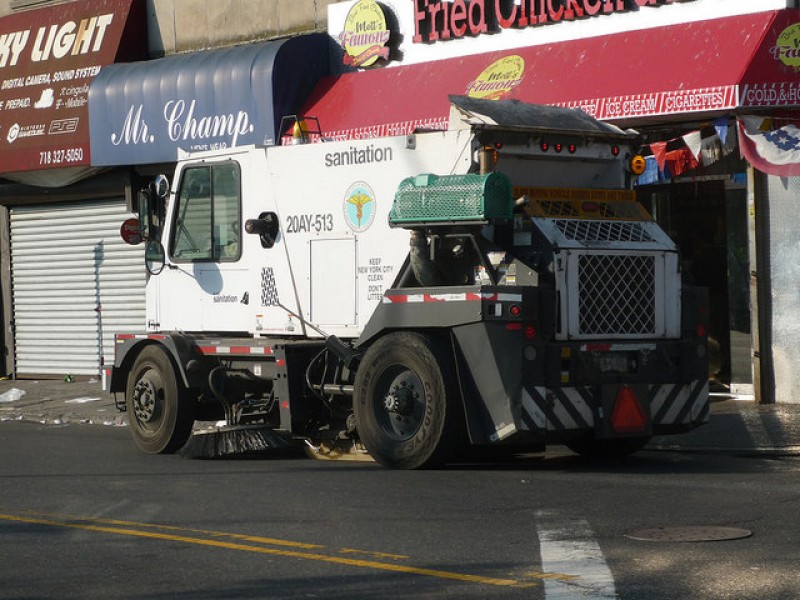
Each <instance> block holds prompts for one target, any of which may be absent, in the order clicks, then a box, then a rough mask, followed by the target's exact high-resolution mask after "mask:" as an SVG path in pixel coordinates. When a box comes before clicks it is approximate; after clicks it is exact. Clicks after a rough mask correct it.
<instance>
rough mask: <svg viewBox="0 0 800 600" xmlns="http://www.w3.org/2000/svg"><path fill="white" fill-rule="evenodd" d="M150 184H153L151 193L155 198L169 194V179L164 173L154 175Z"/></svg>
mask: <svg viewBox="0 0 800 600" xmlns="http://www.w3.org/2000/svg"><path fill="white" fill-rule="evenodd" d="M151 185H152V186H153V193H154V194H155V196H156V198H161V199H162V200H164V199H165V198H166V197H167V196H169V179H167V176H166V175H156V178H155V179H154V180H153V183H152V184H151Z"/></svg>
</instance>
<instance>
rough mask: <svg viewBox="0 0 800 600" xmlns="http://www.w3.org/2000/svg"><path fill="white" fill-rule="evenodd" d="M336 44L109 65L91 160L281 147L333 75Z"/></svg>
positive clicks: (98, 83) (131, 160) (150, 159)
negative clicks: (284, 133)
mask: <svg viewBox="0 0 800 600" xmlns="http://www.w3.org/2000/svg"><path fill="white" fill-rule="evenodd" d="M329 43H330V41H329V38H328V36H327V35H325V34H312V35H306V36H298V37H294V38H289V39H286V40H278V41H272V42H264V43H259V44H248V45H243V46H235V47H231V48H223V49H219V50H208V51H202V52H192V53H187V54H179V55H175V56H169V57H166V58H160V59H156V60H150V61H143V62H137V63H126V64H115V65H109V66H108V67H103V68H102V69H101V71H100V73H99V74H98V75H97V76H96V77H95V78H94V81H92V84H91V87H90V88H89V128H90V142H91V154H92V159H91V164H92V165H93V166H111V165H142V164H152V163H160V162H174V161H175V160H176V159H177V155H178V150H179V149H180V150H184V151H198V150H211V149H215V148H226V147H227V148H231V147H235V146H245V145H249V144H258V145H261V144H264V145H269V144H274V143H275V139H276V133H275V132H276V131H277V130H278V128H279V126H280V120H281V118H282V117H284V116H286V115H291V114H295V113H296V112H297V111H298V110H299V108H300V106H301V105H302V103H303V102H304V101H305V100H306V99H307V97H308V95H309V94H310V92H311V90H312V89H313V87H314V85H315V84H316V83H317V80H318V79H319V78H320V77H323V76H324V75H327V74H328V73H329V66H328V65H329V61H328V47H329Z"/></svg>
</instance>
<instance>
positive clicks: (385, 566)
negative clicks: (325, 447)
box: [0, 514, 538, 588]
mask: <svg viewBox="0 0 800 600" xmlns="http://www.w3.org/2000/svg"><path fill="white" fill-rule="evenodd" d="M0 520H5V521H16V522H21V523H31V524H34V525H49V526H52V527H67V528H70V529H81V530H84V531H97V532H101V533H110V534H114V535H127V536H132V537H141V538H147V539H156V540H164V541H171V542H182V543H186V544H196V545H200V546H211V547H214V548H225V549H227V550H239V551H243V552H254V553H258V554H270V555H273V556H285V557H290V558H300V559H304V560H313V561H318V562H327V563H333V564H338V565H346V566H350V567H360V568H363V569H376V570H381V571H392V572H395V573H405V574H408V575H424V576H427V577H436V578H438V579H449V580H454V581H463V582H469V583H479V584H483V585H494V586H503V587H517V588H520V587H522V588H526V587H533V586H536V585H538V583H530V582H524V581H518V580H516V579H500V578H494V577H482V576H480V575H469V574H466V573H454V572H451V571H441V570H438V569H425V568H421V567H412V566H408V565H397V564H392V563H383V562H378V561H372V560H360V559H355V558H345V557H343V556H332V555H325V554H316V553H311V552H301V551H299V550H284V549H278V548H265V547H261V546H250V545H245V544H238V543H232V542H225V541H221V540H215V539H202V538H195V537H188V536H185V535H176V534H171V533H158V532H154V531H141V530H137V529H129V528H123V527H112V526H109V525H99V524H98V525H92V524H91V523H90V522H88V521H87V520H84V522H83V523H80V522H69V521H54V520H50V519H42V518H34V517H23V516H15V515H7V514H0ZM121 523H125V522H121ZM159 527H160V528H163V529H165V530H166V529H169V528H168V527H166V526H159ZM178 529H179V528H178ZM223 535H231V534H223ZM231 537H237V536H236V535H235V534H234V535H231ZM261 539H269V538H261Z"/></svg>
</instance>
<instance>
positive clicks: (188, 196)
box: [170, 162, 241, 262]
mask: <svg viewBox="0 0 800 600" xmlns="http://www.w3.org/2000/svg"><path fill="white" fill-rule="evenodd" d="M239 181H240V176H239V166H238V165H237V164H236V163H232V162H227V163H222V164H216V165H202V166H197V167H188V168H187V169H184V171H183V178H182V181H181V186H180V189H179V191H178V203H177V206H176V207H175V216H174V219H175V221H174V223H173V228H172V232H173V234H172V240H171V243H170V256H171V257H172V259H173V260H175V261H176V262H181V261H186V262H195V261H219V262H231V261H236V260H238V259H239V257H240V256H241V248H240V245H239V240H240V238H241V218H240V214H241V209H240V206H241V203H240V195H241V194H240V189H241V188H240V185H239Z"/></svg>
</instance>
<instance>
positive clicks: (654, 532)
mask: <svg viewBox="0 0 800 600" xmlns="http://www.w3.org/2000/svg"><path fill="white" fill-rule="evenodd" d="M751 535H753V532H752V531H749V530H748V529H738V528H736V527H710V526H702V525H700V526H684V527H654V528H652V529H637V530H636V531H632V532H631V533H626V534H625V537H629V538H631V539H634V540H641V541H644V542H722V541H727V540H740V539H742V538H747V537H750V536H751Z"/></svg>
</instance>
